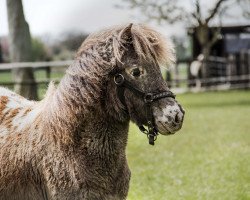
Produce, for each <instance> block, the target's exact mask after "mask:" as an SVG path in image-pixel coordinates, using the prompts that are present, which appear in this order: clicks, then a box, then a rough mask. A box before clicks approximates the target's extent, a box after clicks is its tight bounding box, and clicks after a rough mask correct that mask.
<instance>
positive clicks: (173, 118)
mask: <svg viewBox="0 0 250 200" xmlns="http://www.w3.org/2000/svg"><path fill="white" fill-rule="evenodd" d="M184 114H185V111H184V110H183V108H182V107H181V106H180V105H179V104H177V103H176V102H175V103H174V104H173V105H169V104H168V105H166V106H165V107H163V108H159V107H153V115H154V118H155V125H156V126H157V129H158V131H159V133H161V134H162V135H170V134H174V133H175V132H176V131H178V130H180V129H181V127H182V123H183V120H184Z"/></svg>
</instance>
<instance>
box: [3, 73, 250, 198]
mask: <svg viewBox="0 0 250 200" xmlns="http://www.w3.org/2000/svg"><path fill="white" fill-rule="evenodd" d="M52 75H53V78H57V77H61V76H62V74H54V73H53V74H52ZM36 77H39V78H44V77H45V73H44V72H41V71H40V72H39V71H38V72H37V73H36ZM0 80H1V81H9V80H10V74H8V73H6V74H0ZM46 88H47V86H45V85H42V86H41V87H39V96H40V97H42V96H43V93H44V92H45V89H46ZM177 99H178V101H179V102H180V103H181V104H182V105H183V106H184V108H185V110H186V116H185V122H184V126H183V129H182V130H181V131H180V132H178V133H176V134H175V135H172V136H159V138H158V140H157V141H156V145H155V146H150V145H148V141H147V138H146V137H145V135H143V134H142V133H140V132H139V130H138V128H137V127H136V126H134V125H133V124H131V127H130V133H129V142H128V150H127V154H128V159H129V166H130V169H131V171H132V179H131V183H130V191H129V196H128V200H182V199H183V200H196V199H197V200H217V199H219V200H246V199H249V200H250V91H228V92H209V93H200V94H183V95H178V96H177Z"/></svg>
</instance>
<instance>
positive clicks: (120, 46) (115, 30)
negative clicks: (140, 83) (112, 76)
mask: <svg viewBox="0 0 250 200" xmlns="http://www.w3.org/2000/svg"><path fill="white" fill-rule="evenodd" d="M126 28H129V29H130V33H129V34H127V35H125V36H124V34H125V33H124V32H125V31H126ZM129 44H132V45H133V48H134V50H135V53H136V54H137V56H138V58H139V59H145V60H149V61H154V62H155V63H157V64H159V65H160V66H168V65H171V64H172V63H173V62H175V54H174V50H173V45H172V43H171V42H170V41H168V40H167V39H166V38H165V37H164V36H163V35H162V34H160V33H159V32H157V31H155V30H153V29H152V28H150V27H148V26H146V25H142V24H129V25H127V26H115V27H111V28H109V29H105V30H103V31H100V32H98V33H94V34H91V35H90V36H89V37H88V38H87V39H86V40H85V41H84V42H83V44H82V45H81V47H80V48H79V50H78V53H77V57H78V58H81V57H82V56H83V55H84V54H85V53H87V52H88V51H89V49H95V48H96V49H97V50H98V46H99V45H101V46H105V47H106V48H104V49H102V50H103V51H107V52H108V54H109V55H107V53H106V57H105V52H102V53H103V54H104V57H102V58H100V59H99V61H100V62H105V61H108V62H111V65H112V66H114V65H115V64H116V63H115V61H120V62H121V60H122V56H123V55H124V52H125V50H126V47H127V46H128V45H129ZM108 56H110V58H109V59H106V58H107V57H108Z"/></svg>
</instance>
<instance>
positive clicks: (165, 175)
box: [127, 91, 250, 200]
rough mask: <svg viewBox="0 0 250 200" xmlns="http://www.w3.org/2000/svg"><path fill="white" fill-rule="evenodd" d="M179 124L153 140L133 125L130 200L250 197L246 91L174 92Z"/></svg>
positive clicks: (249, 128) (249, 109)
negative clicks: (179, 127)
mask: <svg viewBox="0 0 250 200" xmlns="http://www.w3.org/2000/svg"><path fill="white" fill-rule="evenodd" d="M177 99H178V100H179V102H180V103H181V104H182V105H183V106H184V108H185V110H186V116H185V121H184V125H183V128H182V130H181V131H180V132H178V133H176V134H175V135H172V136H159V138H158V140H157V141H156V144H155V146H150V145H148V143H147V139H146V137H145V135H143V134H141V133H140V132H139V130H138V128H137V127H135V126H134V125H131V128H130V133H129V142H128V150H127V154H128V160H129V166H130V169H131V171H132V178H131V183H130V190H129V196H128V199H129V200H141V199H142V200H166V199H167V200H168V199H169V200H179V199H185V200H186V199H187V200H196V199H200V200H203V199H208V200H210V199H211V200H214V199H215V200H217V199H219V200H234V199H235V200H246V199H250V91H230V92H210V93H200V94H183V95H178V96H177Z"/></svg>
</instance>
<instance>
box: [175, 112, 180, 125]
mask: <svg viewBox="0 0 250 200" xmlns="http://www.w3.org/2000/svg"><path fill="white" fill-rule="evenodd" d="M174 121H175V122H176V123H179V122H180V119H179V116H178V113H177V114H176V115H175V118H174Z"/></svg>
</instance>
